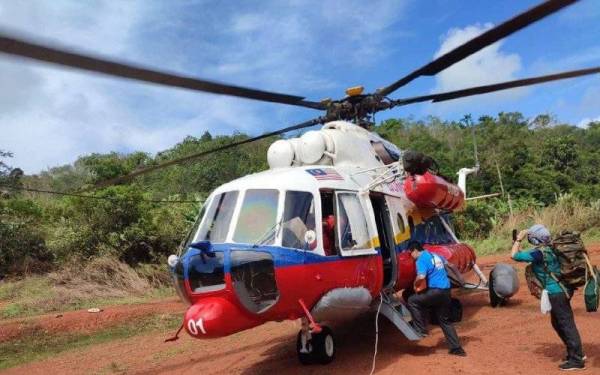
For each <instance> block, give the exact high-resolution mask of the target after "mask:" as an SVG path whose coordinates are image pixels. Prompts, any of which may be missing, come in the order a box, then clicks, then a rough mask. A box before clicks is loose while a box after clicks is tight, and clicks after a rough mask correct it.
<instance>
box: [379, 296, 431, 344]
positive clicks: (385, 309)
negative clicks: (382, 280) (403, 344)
mask: <svg viewBox="0 0 600 375" xmlns="http://www.w3.org/2000/svg"><path fill="white" fill-rule="evenodd" d="M381 313H382V314H383V315H385V316H386V317H387V318H388V319H389V320H390V321H391V322H392V323H394V325H395V326H396V328H398V329H399V330H400V332H402V334H403V335H404V336H406V338H407V339H409V340H411V341H417V340H420V339H421V338H422V336H421V335H419V334H418V333H417V332H416V331H415V330H414V329H413V328H412V327H411V325H410V324H409V323H408V320H410V312H409V311H408V309H407V308H406V306H405V305H404V303H402V302H401V301H383V303H382V304H381Z"/></svg>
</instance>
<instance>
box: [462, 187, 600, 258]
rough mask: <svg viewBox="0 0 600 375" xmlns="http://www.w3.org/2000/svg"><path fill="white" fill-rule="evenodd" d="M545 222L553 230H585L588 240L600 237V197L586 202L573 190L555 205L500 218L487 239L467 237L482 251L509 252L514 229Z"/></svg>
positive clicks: (582, 233) (473, 245)
mask: <svg viewBox="0 0 600 375" xmlns="http://www.w3.org/2000/svg"><path fill="white" fill-rule="evenodd" d="M537 223H540V224H544V225H545V226H546V227H547V228H548V229H549V230H550V232H551V233H552V234H557V233H559V232H560V231H562V230H574V231H579V232H580V233H581V236H582V239H583V241H584V243H586V244H591V243H594V242H599V241H600V201H597V202H595V203H592V204H589V205H587V204H585V203H583V202H581V201H579V200H577V199H575V198H574V197H573V196H571V195H569V194H565V195H562V196H561V197H560V198H559V199H558V201H557V203H556V204H555V205H553V206H549V207H544V208H542V209H536V208H529V209H526V210H523V211H520V212H516V213H515V214H514V216H513V217H512V218H505V219H504V220H503V221H501V222H499V223H498V224H497V225H496V226H495V227H494V229H493V230H492V231H491V233H490V234H489V236H488V237H487V238H485V239H471V240H468V239H467V240H465V242H467V243H468V244H469V245H471V246H472V247H473V248H474V249H475V251H476V252H477V254H478V255H489V254H496V253H502V252H507V253H508V251H509V250H510V248H511V245H512V230H513V229H517V230H521V229H524V228H528V227H530V226H531V225H533V224H537Z"/></svg>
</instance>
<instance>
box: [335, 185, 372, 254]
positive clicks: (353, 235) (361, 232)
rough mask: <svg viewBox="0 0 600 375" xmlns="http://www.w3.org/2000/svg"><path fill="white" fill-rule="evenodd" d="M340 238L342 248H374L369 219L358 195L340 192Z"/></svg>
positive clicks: (338, 195) (338, 225)
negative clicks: (368, 224)
mask: <svg viewBox="0 0 600 375" xmlns="http://www.w3.org/2000/svg"><path fill="white" fill-rule="evenodd" d="M337 197H338V220H337V227H338V238H339V240H340V246H341V248H342V250H356V249H370V248H372V247H373V246H372V244H371V239H370V238H369V230H368V228H367V221H366V219H365V215H364V213H363V209H362V205H361V204H360V201H359V200H358V196H357V195H356V194H354V193H338V194H337Z"/></svg>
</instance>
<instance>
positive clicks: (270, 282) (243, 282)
mask: <svg viewBox="0 0 600 375" xmlns="http://www.w3.org/2000/svg"><path fill="white" fill-rule="evenodd" d="M231 281H232V283H233V289H234V290H235V293H236V295H237V297H238V299H239V300H240V302H241V303H242V305H244V307H245V308H246V309H248V311H250V312H253V313H261V312H263V311H265V310H267V309H268V308H269V307H271V306H273V305H274V304H275V302H277V299H278V298H279V291H278V289H277V283H276V282H275V263H274V262H273V257H272V256H271V254H269V253H264V252H259V251H248V250H244V251H235V250H234V251H232V252H231Z"/></svg>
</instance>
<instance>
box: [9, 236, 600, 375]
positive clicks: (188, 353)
mask: <svg viewBox="0 0 600 375" xmlns="http://www.w3.org/2000/svg"><path fill="white" fill-rule="evenodd" d="M592 258H593V261H595V263H596V264H598V263H599V262H600V246H594V247H593V248H592ZM498 261H503V262H507V263H511V261H510V260H508V256H507V255H502V256H498V255H496V256H491V257H483V258H482V259H480V260H479V263H480V265H481V266H482V268H484V271H485V273H486V274H487V273H488V272H489V268H490V267H491V266H493V264H494V263H496V262H498ZM515 265H516V266H517V268H518V269H519V272H520V275H521V276H522V274H523V271H522V270H523V267H522V266H521V265H517V264H515ZM460 298H461V300H462V301H463V305H464V319H463V321H462V322H461V323H459V324H457V330H458V333H459V336H460V337H461V340H462V342H463V345H464V347H465V350H466V351H467V353H468V356H467V357H466V358H457V357H452V356H448V355H447V349H446V345H445V342H444V339H443V335H442V334H441V332H440V330H439V328H437V327H432V328H431V331H430V335H429V337H427V338H425V339H424V340H422V341H419V342H409V341H408V340H406V339H405V338H404V337H403V336H402V335H401V334H400V333H399V332H398V331H397V330H396V329H395V327H394V326H393V325H391V324H390V323H388V322H387V320H386V319H385V318H381V319H380V334H379V351H378V355H377V367H376V373H379V374H394V373H399V374H411V375H412V374H452V373H464V374H490V375H491V374H494V375H496V374H546V373H558V371H557V366H558V364H559V362H560V360H561V357H562V356H563V355H564V348H563V345H562V344H561V342H560V340H559V339H558V337H557V336H556V334H555V333H554V331H553V330H552V328H551V326H550V318H549V316H544V315H542V314H541V313H540V312H539V301H538V300H536V299H535V298H534V297H532V296H530V295H529V291H528V290H527V287H526V285H525V283H524V280H522V284H521V290H520V291H519V293H518V294H517V295H516V296H515V297H513V298H512V299H511V301H510V303H509V306H507V307H505V308H499V309H493V308H491V307H489V304H488V297H487V295H486V293H465V294H463V295H462V296H461V297H460ZM148 306H150V307H148ZM159 306H163V307H165V306H168V307H165V308H166V309H167V310H169V311H177V309H182V306H181V305H177V304H175V303H173V302H168V303H166V304H164V305H163V304H162V303H157V304H148V305H140V306H128V307H124V306H123V307H119V308H115V310H118V311H121V312H122V313H116V312H114V311H115V310H113V309H107V310H106V311H105V312H103V313H100V314H89V313H87V312H85V313H82V312H77V313H66V314H65V316H64V317H63V318H60V319H65V318H67V317H68V319H71V321H70V323H69V324H67V325H64V326H62V327H63V328H67V329H72V326H75V327H79V328H76V329H84V330H86V329H87V330H89V329H96V328H95V326H94V324H106V321H110V320H111V319H135V317H137V316H141V315H143V314H144V313H146V312H148V311H153V312H154V311H156V310H155V309H156V308H158V307H159ZM573 307H574V311H575V315H576V321H577V325H578V327H579V331H580V333H581V335H582V339H583V343H584V350H585V352H586V354H587V356H588V358H589V359H588V361H587V367H588V370H587V371H586V373H587V374H590V375H591V374H600V313H586V312H585V308H584V305H583V297H582V296H581V295H580V294H577V295H576V296H575V297H574V299H573ZM171 309H172V310H171ZM126 310H127V311H128V312H127V313H125V312H124V311H126ZM139 311H143V312H142V313H139ZM113 313H114V314H115V315H111V316H113V317H116V316H120V318H110V317H108V318H103V317H102V316H103V315H109V314H113ZM127 314H131V315H129V316H128V317H125V318H124V316H126V315H127ZM48 319H49V320H50V321H52V322H54V321H55V320H59V318H54V317H53V316H52V317H50V318H48ZM79 319H80V320H79ZM90 319H96V320H95V321H94V322H90ZM113 321H114V320H113ZM103 322H104V323H103ZM40 324H42V323H40ZM47 324H49V325H47V327H52V328H51V329H55V327H58V326H54V325H53V324H50V323H47ZM0 328H1V330H0V334H2V335H3V334H4V326H0ZM298 329H299V324H298V323H297V322H290V321H287V322H282V323H268V324H265V325H263V326H260V327H257V328H254V329H251V330H249V331H246V332H241V333H238V334H235V335H232V336H229V337H225V338H222V339H217V340H210V341H200V340H195V339H192V338H190V337H188V336H186V335H185V334H184V335H182V336H181V339H180V340H179V341H176V342H171V343H163V339H164V338H166V337H168V336H170V335H171V334H172V333H173V332H155V333H152V334H148V335H144V336H137V337H132V338H129V339H124V340H115V341H112V342H109V343H105V344H101V345H96V346H92V347H88V348H84V349H80V350H76V351H71V352H68V353H64V354H61V355H57V356H55V357H53V358H50V359H47V360H43V361H39V362H34V363H30V364H26V365H23V366H21V367H18V368H12V369H9V370H6V373H7V374H23V373H27V374H48V373H54V374H71V373H77V374H81V373H114V372H119V373H122V372H126V373H143V374H214V373H220V374H231V373H234V374H263V373H264V374H267V373H271V374H278V373H293V374H300V373H302V374H317V373H327V374H368V373H369V372H370V369H371V361H372V357H373V347H374V339H375V335H374V317H373V316H372V315H367V316H365V317H363V318H360V319H359V320H356V321H354V322H352V323H351V324H346V325H342V326H336V327H334V333H335V334H336V338H337V344H338V346H337V350H338V351H337V355H336V359H335V360H334V362H333V363H332V364H330V365H327V366H308V367H305V366H301V365H300V364H299V363H298V360H297V358H296V351H295V337H296V333H297V331H298Z"/></svg>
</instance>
